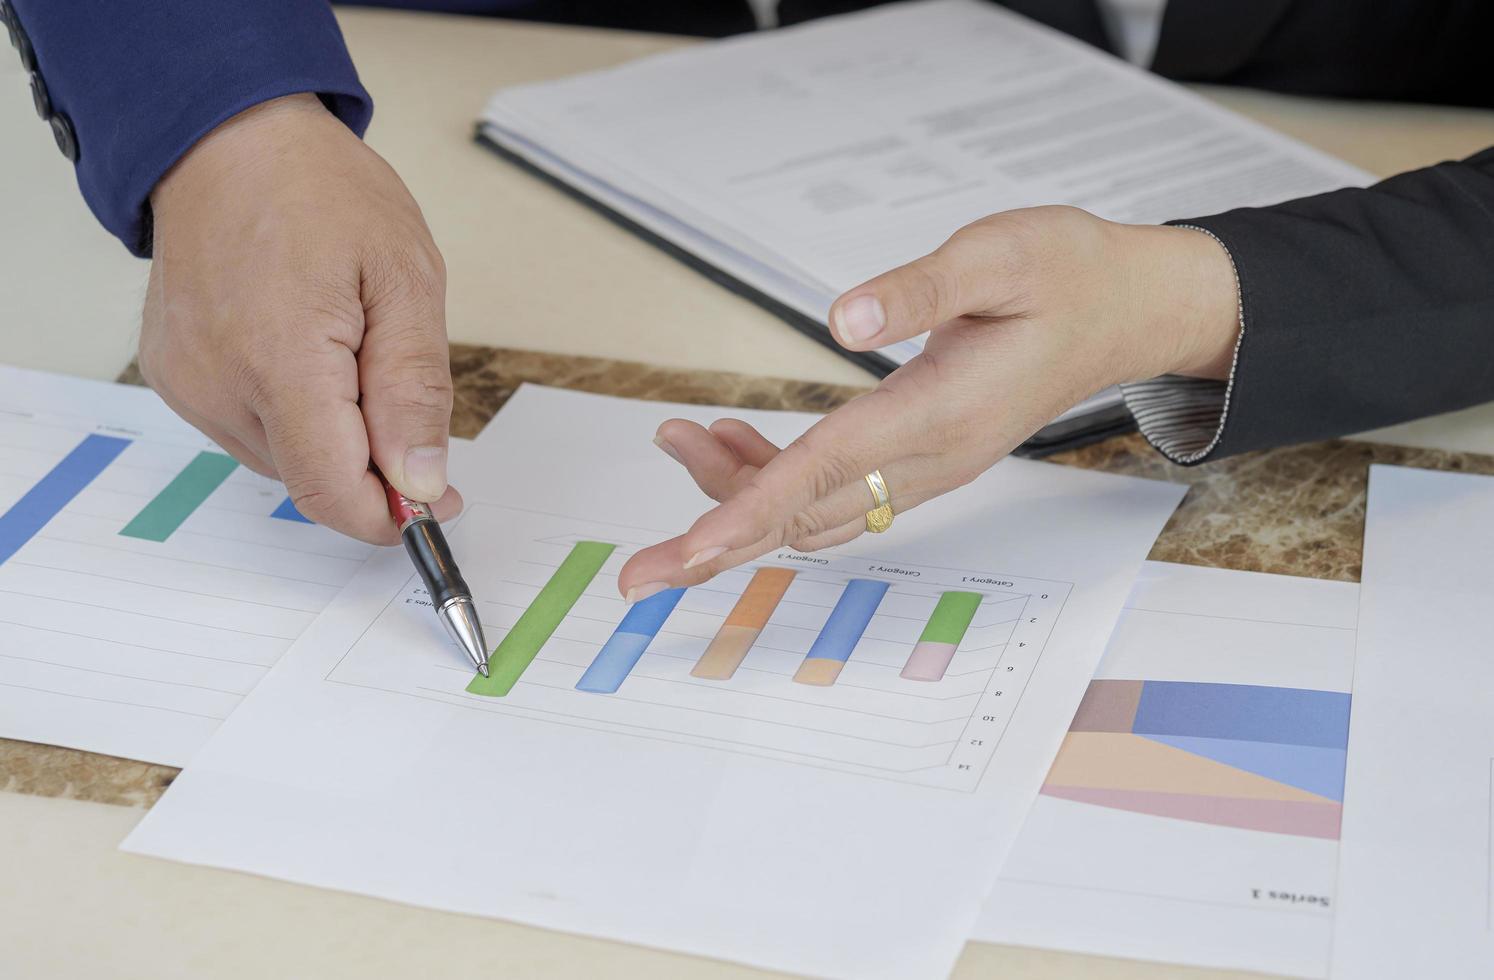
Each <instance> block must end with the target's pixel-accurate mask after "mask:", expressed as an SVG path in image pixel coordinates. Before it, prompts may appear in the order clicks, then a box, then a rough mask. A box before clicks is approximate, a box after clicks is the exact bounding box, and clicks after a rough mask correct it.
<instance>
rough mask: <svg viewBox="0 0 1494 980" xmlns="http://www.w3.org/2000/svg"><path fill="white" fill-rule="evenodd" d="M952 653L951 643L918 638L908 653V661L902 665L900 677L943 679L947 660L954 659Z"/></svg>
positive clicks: (909, 678) (946, 668)
mask: <svg viewBox="0 0 1494 980" xmlns="http://www.w3.org/2000/svg"><path fill="white" fill-rule="evenodd" d="M954 655H955V645H954V644H953V643H935V642H933V641H932V640H920V641H919V642H918V644H917V645H916V646H914V647H913V652H912V653H911V654H909V655H908V662H907V663H906V664H904V665H903V672H902V678H903V679H904V680H909V681H939V680H943V679H944V672H945V671H946V670H948V669H949V662H950V661H951V660H953V659H954Z"/></svg>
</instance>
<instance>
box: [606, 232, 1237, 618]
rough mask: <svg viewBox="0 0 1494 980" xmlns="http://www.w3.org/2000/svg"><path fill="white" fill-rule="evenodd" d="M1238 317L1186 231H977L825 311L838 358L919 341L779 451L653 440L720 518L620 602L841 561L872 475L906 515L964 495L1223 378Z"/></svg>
mask: <svg viewBox="0 0 1494 980" xmlns="http://www.w3.org/2000/svg"><path fill="white" fill-rule="evenodd" d="M1237 304H1238V297H1237V293H1236V286H1235V279H1234V274H1233V270H1232V269H1231V266H1230V261H1229V257H1228V256H1227V255H1226V254H1225V252H1224V249H1223V248H1221V247H1220V246H1219V245H1218V244H1217V243H1216V242H1215V241H1213V240H1212V239H1211V238H1210V237H1209V236H1207V235H1204V234H1202V233H1200V232H1197V231H1192V230H1189V229H1182V228H1168V227H1156V226H1150V225H1119V224H1113V223H1111V222H1107V221H1102V220H1100V219H1099V218H1096V217H1094V216H1093V215H1090V214H1088V213H1086V212H1084V211H1079V210H1077V209H1074V208H1063V207H1048V208H1033V209H1028V210H1022V211H1010V212H1006V213H1003V214H997V215H993V216H992V217H989V218H985V219H982V220H981V221H977V222H975V223H974V224H972V225H969V226H967V227H965V228H963V229H961V230H960V231H959V232H957V233H956V234H955V235H954V236H953V237H952V238H950V239H949V241H947V242H946V243H945V244H944V245H942V246H941V247H940V248H939V249H938V250H937V251H935V252H934V253H932V254H931V255H928V256H925V257H924V258H921V259H918V260H917V261H914V262H911V263H909V264H908V265H905V266H902V267H901V268H898V269H894V270H892V271H891V272H888V273H886V274H885V275H881V276H878V277H877V278H875V279H873V280H871V281H870V282H868V283H866V284H864V285H861V286H858V287H857V288H855V289H853V290H851V291H850V292H848V293H846V294H845V295H844V296H842V297H840V299H838V300H837V301H836V302H835V305H834V306H833V307H832V308H831V313H830V322H831V325H832V327H833V329H834V332H835V336H836V339H837V340H838V341H839V342H840V343H841V345H842V346H844V347H846V348H848V349H850V350H858V351H859V350H874V349H876V348H879V347H886V346H887V345H889V344H893V343H896V342H897V341H900V340H905V339H907V338H910V337H916V336H918V335H919V334H922V333H925V332H928V333H929V337H928V341H927V344H926V346H925V347H924V352H923V354H922V355H920V356H919V357H916V358H914V359H913V360H911V361H909V362H908V363H907V364H906V365H904V366H903V367H902V368H900V369H898V370H897V371H895V372H893V373H892V374H891V375H889V376H888V377H887V378H886V379H885V380H884V381H883V382H882V383H881V384H880V385H878V386H877V387H876V388H875V389H874V390H873V391H871V392H870V393H868V394H866V395H863V396H861V397H859V398H856V399H854V400H852V401H851V402H849V403H847V404H846V405H844V406H842V407H841V408H839V409H837V410H836V411H834V412H832V413H830V414H829V415H827V416H826V417H825V418H824V419H822V420H821V421H820V422H818V423H816V424H815V425H814V426H813V427H812V428H811V429H809V431H807V432H806V433H804V435H802V436H800V437H799V438H798V439H796V440H795V441H794V442H793V443H791V444H790V445H788V446H787V447H784V448H783V449H779V447H777V446H775V445H773V444H772V443H771V442H769V441H768V440H767V439H765V438H763V436H762V435H761V434H759V433H758V432H757V431H756V430H755V429H753V428H752V426H750V425H748V424H746V423H745V422H740V421H736V420H733V419H725V420H722V421H720V422H717V423H715V424H714V425H712V426H711V427H710V429H705V428H702V427H701V426H699V425H696V424H695V423H693V422H687V421H683V420H680V419H671V420H670V421H668V422H665V423H664V424H663V425H662V426H660V427H659V433H658V436H657V439H656V442H658V444H659V446H660V448H662V449H663V450H664V451H665V452H667V453H669V454H670V455H671V456H673V457H674V458H676V459H678V460H679V461H680V462H681V463H682V464H683V465H684V466H685V468H686V469H687V470H689V472H690V475H691V477H693V478H694V479H695V482H696V483H698V484H699V485H700V488H701V489H702V490H704V491H705V492H706V493H707V494H708V495H709V496H710V497H712V498H713V499H715V500H717V501H718V502H719V503H720V506H718V507H716V508H715V509H713V510H711V511H708V512H707V513H706V514H705V515H704V516H702V517H701V518H700V519H699V520H697V521H696V522H695V524H694V525H693V526H692V527H691V528H690V530H689V531H687V532H686V533H685V534H683V535H681V536H679V537H676V538H672V539H670V540H668V541H665V542H662V543H661V544H657V545H654V546H653V547H650V548H647V549H645V550H643V551H640V552H639V553H638V554H636V555H634V556H633V558H632V559H630V560H629V561H628V563H627V564H626V565H625V566H624V568H623V570H622V573H621V575H620V576H619V587H620V588H621V589H622V591H623V592H624V594H625V595H627V597H628V599H629V601H636V600H638V599H642V598H645V597H646V596H648V595H651V594H653V593H654V592H657V591H660V590H661V589H664V588H667V587H671V586H680V585H693V584H695V583H697V582H702V581H704V580H706V579H708V578H710V577H711V576H712V575H715V574H716V573H717V572H720V571H722V570H724V569H727V568H730V567H732V566H734V565H738V564H741V563H742V562H745V561H749V560H751V559H753V558H756V557H758V556H760V555H762V554H765V553H766V552H769V551H772V550H774V549H777V548H782V547H785V546H787V547H792V548H795V549H798V550H801V551H812V550H815V549H818V548H825V547H829V546H831V545H837V544H841V543H843V542H846V541H849V540H851V539H852V538H854V537H856V536H857V535H859V534H861V533H862V532H863V531H864V530H865V514H866V511H867V510H869V509H871V507H872V497H871V493H870V491H869V490H868V488H867V485H866V483H865V481H864V480H863V479H862V477H863V476H864V475H865V474H867V473H869V472H871V471H872V470H877V469H879V470H881V472H882V475H883V477H884V478H885V479H886V481H887V486H888V489H889V490H890V492H891V494H892V509H893V511H894V512H895V513H902V512H904V511H907V510H909V509H910V508H913V507H916V506H918V505H919V504H921V503H923V502H924V501H926V500H930V499H932V498H934V497H937V496H939V495H940V494H943V493H947V492H949V491H950V490H953V489H955V488H957V487H960V486H963V485H964V484H966V483H969V482H970V481H971V480H973V479H975V477H977V476H979V475H980V474H981V473H983V472H985V470H986V469H988V468H989V467H990V466H991V465H992V464H994V463H995V462H996V461H997V460H999V459H1001V458H1002V457H1003V456H1005V455H1006V454H1007V453H1009V452H1011V451H1012V449H1014V448H1015V447H1016V446H1018V445H1019V444H1020V443H1021V442H1022V441H1023V440H1025V439H1026V438H1027V437H1028V436H1030V435H1032V433H1034V432H1036V431H1037V430H1038V429H1039V428H1041V427H1042V426H1043V425H1045V424H1046V423H1047V422H1049V421H1050V420H1051V419H1053V418H1054V417H1055V416H1056V415H1058V414H1059V413H1061V412H1063V411H1064V410H1066V409H1068V408H1069V407H1070V406H1072V405H1074V404H1076V403H1078V402H1079V401H1081V400H1082V399H1084V398H1086V397H1088V396H1089V395H1092V394H1094V393H1095V392H1097V391H1099V390H1101V389H1102V388H1105V387H1107V386H1109V385H1112V384H1116V383H1118V382H1122V381H1132V380H1141V379H1144V378H1151V377H1155V376H1157V375H1160V374H1168V373H1176V374H1191V375H1195V376H1199V377H1219V378H1222V377H1224V376H1225V375H1226V373H1227V372H1228V370H1229V362H1230V358H1231V356H1232V351H1233V347H1234V343H1235V338H1236V335H1237V332H1238V305H1237Z"/></svg>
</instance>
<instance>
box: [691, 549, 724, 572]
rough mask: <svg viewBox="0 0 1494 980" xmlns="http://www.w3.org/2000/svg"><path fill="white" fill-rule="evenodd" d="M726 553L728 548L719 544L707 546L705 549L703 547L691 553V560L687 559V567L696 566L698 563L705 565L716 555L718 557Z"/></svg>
mask: <svg viewBox="0 0 1494 980" xmlns="http://www.w3.org/2000/svg"><path fill="white" fill-rule="evenodd" d="M724 554H726V548H725V547H724V546H720V545H718V546H716V547H714V548H705V549H703V550H701V551H697V552H696V553H695V554H693V555H691V556H690V560H689V561H687V562H685V567H686V568H694V567H695V566H696V565H704V564H705V563H706V562H708V561H710V560H711V559H712V558H715V557H718V556H720V555H724Z"/></svg>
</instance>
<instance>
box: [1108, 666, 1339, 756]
mask: <svg viewBox="0 0 1494 980" xmlns="http://www.w3.org/2000/svg"><path fill="white" fill-rule="evenodd" d="M1131 731H1132V732H1134V733H1135V734H1137V735H1182V736H1190V737H1194V738H1216V739H1236V740H1239V741H1245V742H1276V743H1280V744H1284V745H1316V746H1319V747H1321V748H1332V749H1342V748H1345V747H1347V745H1348V743H1349V695H1348V694H1344V693H1340V692H1338V691H1307V690H1302V689H1299V688H1292V687H1257V686H1255V685H1251V684H1204V683H1195V682H1191V681H1147V682H1146V683H1145V684H1144V685H1143V686H1142V688H1141V701H1140V703H1139V704H1138V705H1137V706H1136V718H1135V720H1134V721H1133V722H1132V723H1131Z"/></svg>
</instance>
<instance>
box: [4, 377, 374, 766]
mask: <svg viewBox="0 0 1494 980" xmlns="http://www.w3.org/2000/svg"><path fill="white" fill-rule="evenodd" d="M284 498H285V488H284V487H283V486H281V485H280V484H279V483H276V482H274V481H271V480H267V479H264V478H262V477H260V476H258V475H256V474H254V473H252V472H250V471H248V470H245V469H242V468H240V467H239V466H238V465H237V463H235V462H234V460H233V459H232V458H231V457H229V456H227V455H225V454H224V453H222V452H221V451H220V450H219V449H218V448H217V447H216V446H214V445H213V444H212V443H210V442H208V440H206V439H205V438H204V437H203V436H202V435H201V434H200V433H198V432H197V431H196V430H194V429H192V428H191V427H190V426H188V425H187V424H186V423H185V422H183V421H181V420H180V419H179V418H177V417H176V415H175V414H174V413H172V412H171V410H170V409H168V408H167V407H166V405H165V404H164V403H163V402H162V401H161V400H160V398H159V397H158V396H157V395H156V394H155V393H154V392H152V391H150V390H149V389H146V388H139V387H134V386H127V385H112V384H104V383H100V382H94V381H84V380H80V379H75V378H64V377H59V376H54V375H48V374H44V373H41V372H32V371H23V370H20V369H16V368H0V737H6V738H17V739H24V740H30V741H38V742H46V743H51V744H57V745H64V746H70V747H74V748H80V749H87V750H90V751H95V752H102V753H105V754H109V755H116V756H122V757H125V758H132V759H142V760H145V761H148V762H157V763H163V764H167V765H182V764H184V763H186V762H187V761H188V760H189V759H190V758H191V757H192V755H193V753H194V752H195V751H196V749H197V748H198V747H199V746H200V745H201V744H202V743H203V742H205V741H206V740H207V738H208V737H209V736H210V735H211V734H212V733H213V731H214V730H215V729H216V728H217V726H218V723H219V721H220V720H221V719H223V718H225V717H227V716H228V714H229V713H230V712H231V711H232V710H233V709H234V707H235V706H236V705H237V704H238V703H239V701H240V700H241V699H242V697H243V695H244V694H246V693H248V691H249V690H250V689H252V688H253V686H254V685H255V684H256V683H257V681H258V679H259V678H260V677H261V676H262V675H263V674H264V673H265V671H266V670H268V668H269V667H270V666H272V665H273V664H274V663H275V661H276V660H277V659H278V658H279V656H280V654H281V653H282V652H283V651H284V650H285V649H286V648H288V647H289V646H290V644H291V642H292V641H293V640H294V639H295V638H296V637H297V636H299V635H300V632H301V630H302V629H303V628H304V627H305V626H306V625H307V624H308V623H310V622H311V620H312V619H313V618H314V617H315V616H316V614H317V613H318V612H320V610H321V608H322V606H323V605H324V604H325V603H326V602H327V601H328V600H330V599H331V598H332V596H334V595H336V594H337V592H338V591H339V590H340V589H341V587H342V586H343V585H344V584H345V583H346V582H347V581H348V579H349V578H351V576H352V574H353V573H354V572H355V571H356V570H357V569H358V568H359V567H360V566H361V565H362V562H363V560H364V558H365V557H366V556H367V555H368V553H369V551H370V549H369V548H368V547H367V546H364V545H362V544H359V543H358V542H354V541H350V540H347V539H344V538H342V537H341V536H339V535H337V534H334V533H333V532H331V531H328V530H326V529H324V528H317V527H315V526H313V525H309V524H306V523H304V522H297V523H291V522H288V521H284V520H275V519H273V518H272V516H271V515H272V512H273V511H274V510H275V508H276V504H277V502H279V501H282V500H284Z"/></svg>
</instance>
